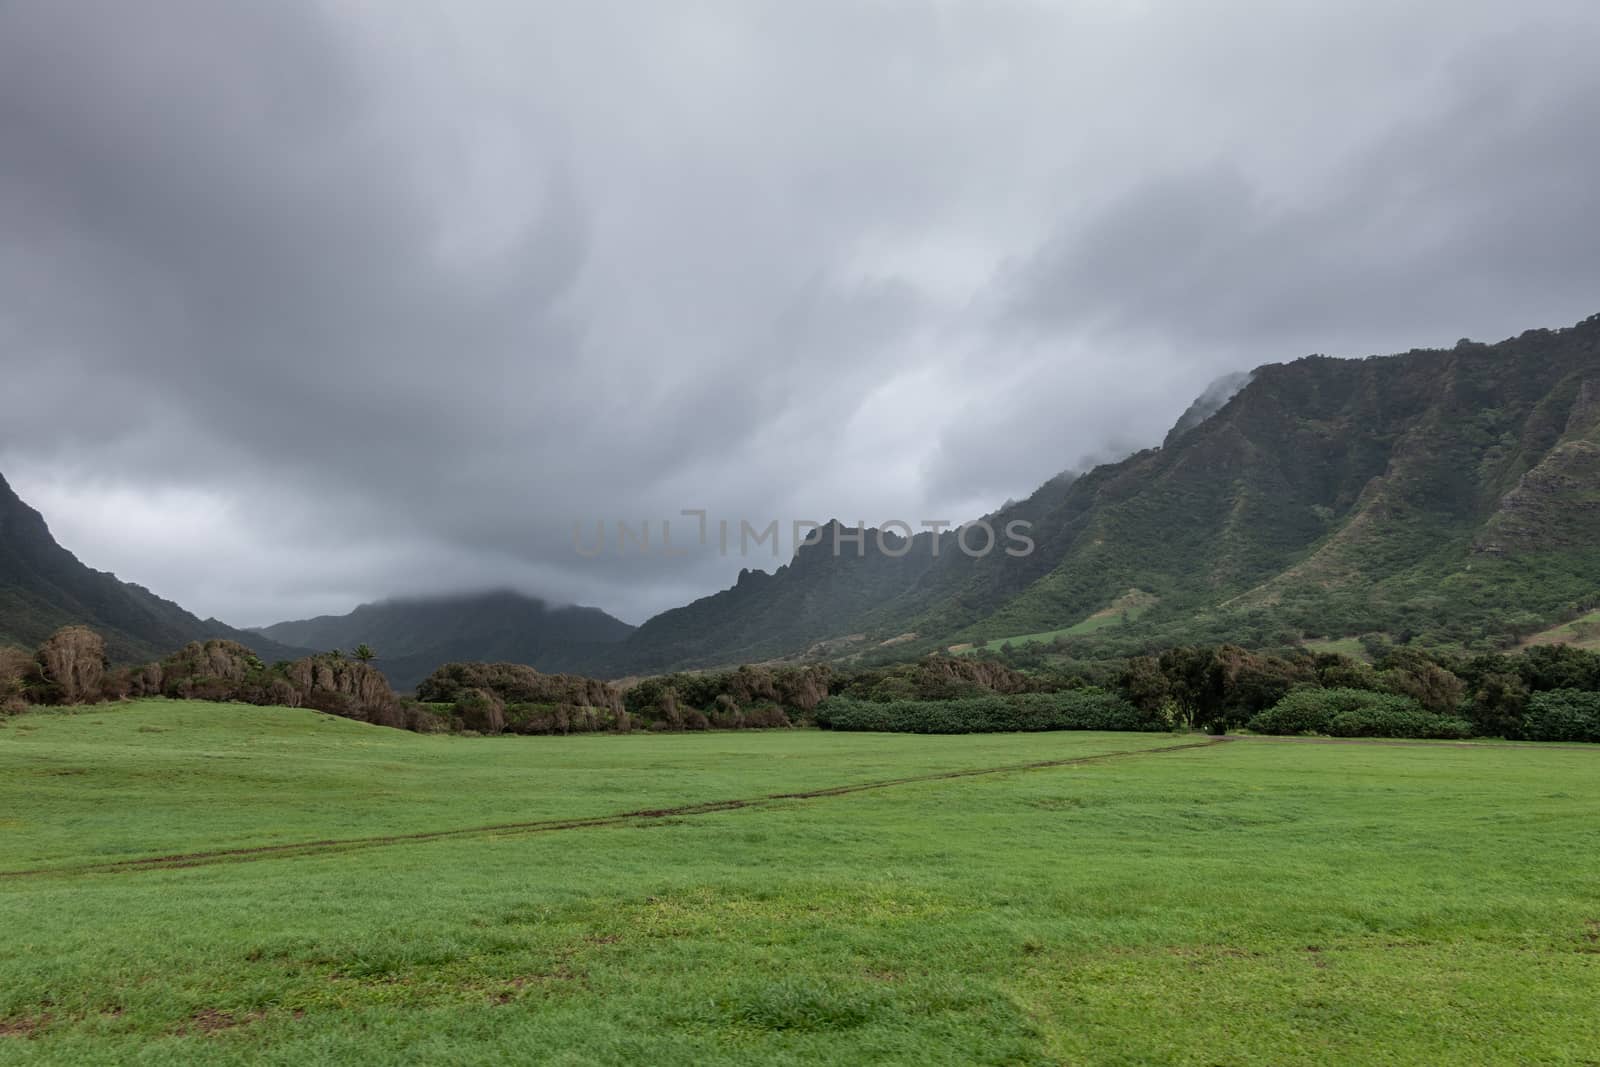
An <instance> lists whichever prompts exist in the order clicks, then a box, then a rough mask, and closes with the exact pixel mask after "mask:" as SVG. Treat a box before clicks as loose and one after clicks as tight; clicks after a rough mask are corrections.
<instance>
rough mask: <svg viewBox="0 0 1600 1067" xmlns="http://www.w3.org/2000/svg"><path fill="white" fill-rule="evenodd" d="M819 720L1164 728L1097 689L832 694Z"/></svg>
mask: <svg viewBox="0 0 1600 1067" xmlns="http://www.w3.org/2000/svg"><path fill="white" fill-rule="evenodd" d="M817 725H819V726H825V727H831V728H832V729H835V730H879V731H884V732H887V733H913V734H983V733H1003V732H1024V731H1038V730H1135V731H1147V732H1148V731H1160V730H1166V729H1168V724H1167V722H1166V720H1165V719H1163V718H1162V717H1161V715H1160V714H1159V713H1156V712H1149V711H1141V710H1140V709H1138V708H1136V707H1134V706H1133V705H1132V704H1130V703H1128V702H1127V701H1126V700H1124V699H1122V698H1121V697H1120V696H1117V695H1116V694H1114V693H1107V692H1104V691H1103V690H1099V689H1073V690H1067V691H1064V692H1060V693H1021V694H1014V695H1010V696H1002V695H1000V694H992V695H990V696H983V697H966V698H963V699H959V700H891V701H884V702H881V703H879V702H873V701H864V700H854V699H851V698H848V697H831V698H829V699H828V700H826V701H824V702H823V703H822V705H821V706H820V707H819V708H818V709H817Z"/></svg>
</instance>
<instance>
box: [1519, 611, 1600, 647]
mask: <svg viewBox="0 0 1600 1067" xmlns="http://www.w3.org/2000/svg"><path fill="white" fill-rule="evenodd" d="M1522 644H1523V647H1524V648H1526V647H1527V646H1529V645H1557V644H1560V645H1572V646H1574V647H1576V648H1588V649H1600V611H1591V612H1589V614H1587V615H1584V616H1583V617H1581V618H1577V619H1573V620H1572V621H1571V622H1564V623H1562V624H1561V625H1560V626H1552V627H1551V628H1550V629H1548V630H1545V631H1543V632H1542V633H1537V634H1534V635H1533V636H1532V637H1530V638H1528V639H1527V640H1526V641H1524V642H1523V643H1522Z"/></svg>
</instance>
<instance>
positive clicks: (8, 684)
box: [0, 646, 38, 715]
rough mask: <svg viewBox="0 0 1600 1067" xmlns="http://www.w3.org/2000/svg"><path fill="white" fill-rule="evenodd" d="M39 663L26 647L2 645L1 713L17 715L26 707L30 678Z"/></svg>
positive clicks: (0, 651) (0, 668)
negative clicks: (25, 699) (25, 700)
mask: <svg viewBox="0 0 1600 1067" xmlns="http://www.w3.org/2000/svg"><path fill="white" fill-rule="evenodd" d="M37 670H38V664H37V663H35V662H34V659H33V655H32V654H31V653H29V652H27V651H26V650H25V649H20V648H11V647H9V646H8V647H0V715H15V714H16V713H17V712H19V711H21V710H23V708H25V707H26V704H25V702H24V697H25V695H26V693H27V690H28V680H29V679H30V678H31V677H33V676H34V675H35V673H36V672H37Z"/></svg>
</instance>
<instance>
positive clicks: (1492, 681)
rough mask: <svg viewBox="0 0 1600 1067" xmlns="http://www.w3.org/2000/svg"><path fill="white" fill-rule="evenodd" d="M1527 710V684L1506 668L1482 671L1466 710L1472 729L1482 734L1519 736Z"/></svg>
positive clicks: (1482, 735) (1485, 735) (1489, 735)
mask: <svg viewBox="0 0 1600 1067" xmlns="http://www.w3.org/2000/svg"><path fill="white" fill-rule="evenodd" d="M1527 712H1528V687H1527V686H1526V685H1524V684H1523V681H1522V679H1521V677H1519V676H1518V675H1516V674H1513V673H1511V672H1509V671H1505V672H1486V673H1484V674H1483V675H1482V676H1481V678H1480V679H1479V681H1478V687H1477V690H1476V691H1475V692H1474V693H1473V695H1472V704H1471V705H1470V707H1469V708H1468V709H1467V715H1468V717H1469V718H1470V719H1471V720H1472V729H1473V732H1474V733H1476V734H1478V735H1479V736H1481V737H1511V738H1517V737H1521V736H1522V735H1523V719H1524V717H1525V716H1526V715H1527Z"/></svg>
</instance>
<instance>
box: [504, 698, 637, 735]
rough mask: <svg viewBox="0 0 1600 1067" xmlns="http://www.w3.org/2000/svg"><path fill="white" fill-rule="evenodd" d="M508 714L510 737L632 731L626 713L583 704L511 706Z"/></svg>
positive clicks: (507, 723) (630, 720)
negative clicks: (518, 735) (512, 735)
mask: <svg viewBox="0 0 1600 1067" xmlns="http://www.w3.org/2000/svg"><path fill="white" fill-rule="evenodd" d="M505 715H506V733H510V734H539V735H548V734H563V735H564V734H590V733H600V732H614V733H627V732H628V731H629V730H630V729H632V718H631V717H630V716H629V715H628V713H627V712H626V711H616V712H614V711H612V710H611V709H610V708H593V707H584V706H582V705H579V704H507V705H506V712H505Z"/></svg>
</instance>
